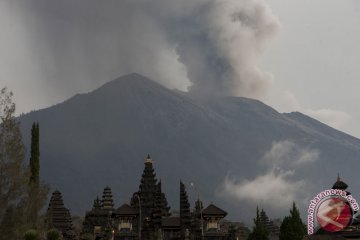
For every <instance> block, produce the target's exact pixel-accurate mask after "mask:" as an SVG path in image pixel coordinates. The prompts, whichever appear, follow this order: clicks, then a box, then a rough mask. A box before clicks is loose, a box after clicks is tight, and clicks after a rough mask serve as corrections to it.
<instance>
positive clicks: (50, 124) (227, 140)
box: [20, 74, 360, 218]
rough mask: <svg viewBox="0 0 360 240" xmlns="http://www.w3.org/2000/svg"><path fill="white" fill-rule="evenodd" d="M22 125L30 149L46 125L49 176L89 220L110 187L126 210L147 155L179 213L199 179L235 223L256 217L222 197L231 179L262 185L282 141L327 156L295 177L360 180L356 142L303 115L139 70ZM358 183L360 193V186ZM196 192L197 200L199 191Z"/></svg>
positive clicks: (319, 183) (320, 181)
mask: <svg viewBox="0 0 360 240" xmlns="http://www.w3.org/2000/svg"><path fill="white" fill-rule="evenodd" d="M20 121H21V126H22V131H23V133H24V139H25V140H26V145H27V146H29V142H28V140H29V139H30V134H29V133H30V128H31V124H32V122H33V121H38V122H39V123H40V131H41V142H40V146H41V173H42V177H43V179H44V180H45V181H46V182H48V183H50V184H51V186H52V187H53V188H58V189H59V190H61V191H62V193H63V196H64V198H65V201H66V205H67V206H69V207H70V209H72V210H73V211H74V212H76V213H79V214H82V213H83V211H84V210H86V209H88V208H90V206H91V202H92V200H93V199H94V198H95V197H96V195H100V194H101V191H102V189H103V187H105V186H106V185H109V186H111V187H112V189H113V193H114V196H115V203H116V204H117V205H120V204H121V203H122V202H124V201H129V199H130V197H131V194H132V193H133V192H134V191H136V190H137V189H138V185H139V180H140V176H141V173H142V170H143V160H144V158H145V156H146V154H147V153H150V154H151V156H152V157H153V159H154V166H155V170H156V172H157V177H158V178H161V179H162V183H163V188H164V191H165V193H166V195H167V197H168V200H169V202H170V204H171V205H172V207H173V208H174V209H177V208H178V206H177V204H178V201H177V200H178V198H179V193H178V191H179V189H178V183H179V179H180V178H181V179H182V180H183V181H184V182H187V183H190V182H194V183H195V184H196V186H197V189H198V190H199V192H200V194H201V196H202V197H203V198H204V199H205V202H207V203H209V201H215V202H216V203H218V204H219V205H220V206H221V207H223V208H224V209H226V210H227V211H228V212H230V213H231V215H232V217H234V218H235V217H239V218H247V217H248V215H249V214H253V209H249V208H248V207H247V206H246V204H245V205H244V204H238V203H237V202H236V201H233V200H231V201H230V200H229V199H228V198H227V197H226V196H225V195H223V194H219V192H221V186H222V184H223V181H224V179H225V178H226V176H232V177H236V178H237V179H238V180H239V181H240V180H242V179H252V178H254V177H255V176H257V175H259V174H261V173H263V172H264V171H266V169H267V168H268V166H266V164H263V163H261V161H260V160H261V159H263V156H264V154H265V153H266V152H267V151H269V150H270V149H271V147H272V144H273V143H274V142H279V141H284V140H290V141H292V142H294V143H296V144H297V145H298V146H301V147H304V148H311V149H313V148H314V149H317V150H318V151H319V152H320V155H319V160H317V161H316V162H314V163H312V164H311V166H310V167H307V168H299V169H297V170H296V175H294V176H293V177H294V178H295V179H310V180H311V181H312V182H315V181H316V187H315V189H317V188H318V189H322V188H324V187H325V186H327V185H330V184H332V182H333V180H334V178H335V175H336V173H337V172H339V171H340V172H341V173H342V174H344V175H346V176H347V178H353V179H356V177H357V169H356V168H355V167H346V166H345V167H344V163H345V164H346V165H347V166H356V165H357V159H359V153H360V140H358V139H356V138H353V137H351V136H349V135H346V134H344V133H341V132H339V131H337V130H335V129H332V128H330V127H327V126H326V125H324V124H322V123H320V122H318V121H315V120H314V119H311V118H308V117H306V116H305V115H302V114H300V113H291V114H281V113H278V112H277V111H275V110H274V109H272V108H270V107H269V106H267V105H265V104H263V103H261V102H259V101H257V100H252V99H247V98H238V97H211V98H206V99H204V98H196V97H192V96H188V95H187V94H185V93H180V92H177V91H173V90H169V89H167V88H165V87H163V86H161V85H159V84H157V83H155V82H154V81H152V80H149V79H147V78H146V77H143V76H141V75H138V74H130V75H126V76H123V77H120V78H119V79H116V80H113V81H111V82H109V83H107V84H105V85H104V86H102V87H100V88H99V89H97V90H95V91H93V92H91V93H87V94H79V95H76V96H74V97H73V98H71V99H69V100H67V101H65V102H63V103H61V104H58V105H56V106H53V107H50V108H47V109H43V110H39V111H34V112H31V113H29V114H26V115H23V116H21V117H20ZM319 173H321V174H320V175H321V177H319ZM348 183H349V185H350V186H351V188H352V189H356V188H357V189H359V188H360V183H358V182H357V181H354V182H348ZM324 185H325V186H324ZM188 192H189V194H190V197H191V198H193V197H194V196H195V195H196V194H195V193H194V192H193V191H192V190H191V189H188ZM259 204H260V203H259ZM288 208H289V206H284V212H285V211H287V209H288ZM244 216H245V217H244Z"/></svg>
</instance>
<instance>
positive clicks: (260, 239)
mask: <svg viewBox="0 0 360 240" xmlns="http://www.w3.org/2000/svg"><path fill="white" fill-rule="evenodd" d="M268 239H269V233H268V231H267V230H266V228H265V226H264V224H263V223H262V222H261V220H260V214H259V209H258V208H256V218H255V219H254V226H253V229H252V231H251V233H250V235H249V237H248V240H268Z"/></svg>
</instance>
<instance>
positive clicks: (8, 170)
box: [0, 88, 47, 240]
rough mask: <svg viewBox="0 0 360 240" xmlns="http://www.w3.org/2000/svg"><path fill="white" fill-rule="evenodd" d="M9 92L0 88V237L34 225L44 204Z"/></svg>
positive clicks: (15, 235) (43, 192) (44, 192)
mask: <svg viewBox="0 0 360 240" xmlns="http://www.w3.org/2000/svg"><path fill="white" fill-rule="evenodd" d="M12 97H13V94H12V92H9V91H8V90H7V89H6V88H3V89H1V91H0V240H2V239H4V240H5V239H6V240H9V239H14V240H16V239H22V238H23V236H24V234H25V232H26V231H27V230H29V229H30V228H38V215H39V212H40V210H41V208H42V206H43V205H44V203H45V199H46V196H47V187H46V186H45V185H44V184H40V183H39V181H38V176H36V174H37V175H38V172H37V173H36V168H37V169H39V164H38V163H37V165H38V166H35V165H36V163H35V162H34V163H35V164H34V166H35V168H34V170H35V171H34V173H35V175H34V176H35V178H37V180H36V179H34V181H33V180H30V176H31V172H33V171H30V168H31V167H29V166H28V165H27V163H26V162H25V161H24V157H25V147H24V144H23V142H22V135H21V132H20V127H19V122H18V121H17V120H16V118H15V116H14V115H15V104H14V103H13V100H12Z"/></svg>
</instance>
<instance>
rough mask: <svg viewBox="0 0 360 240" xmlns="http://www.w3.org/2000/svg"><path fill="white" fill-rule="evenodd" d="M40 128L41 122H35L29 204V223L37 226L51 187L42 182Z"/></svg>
mask: <svg viewBox="0 0 360 240" xmlns="http://www.w3.org/2000/svg"><path fill="white" fill-rule="evenodd" d="M39 140H40V129H39V123H33V125H32V128H31V150H30V155H31V156H30V164H29V165H30V166H29V168H30V178H29V190H28V205H27V223H28V224H29V226H30V227H33V228H36V227H37V226H38V225H39V212H40V211H41V209H42V207H43V206H44V204H45V201H46V199H47V195H48V192H49V188H48V186H47V185H45V184H44V183H41V182H40V177H39V172H40V145H39Z"/></svg>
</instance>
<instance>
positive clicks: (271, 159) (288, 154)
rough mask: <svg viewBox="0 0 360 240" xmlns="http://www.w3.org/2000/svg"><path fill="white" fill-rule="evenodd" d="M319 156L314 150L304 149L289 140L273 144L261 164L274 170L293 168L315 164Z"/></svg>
mask: <svg viewBox="0 0 360 240" xmlns="http://www.w3.org/2000/svg"><path fill="white" fill-rule="evenodd" d="M319 154H320V153H319V151H318V150H316V149H311V148H304V147H301V146H299V145H298V144H295V143H294V142H292V141H290V140H285V141H279V142H274V143H273V144H272V147H271V149H270V150H269V151H268V152H266V153H265V155H264V157H263V159H262V160H261V162H262V163H264V164H266V165H269V166H271V167H275V168H284V167H285V168H286V167H295V166H300V165H302V164H306V163H311V162H315V161H316V160H317V159H318V158H319Z"/></svg>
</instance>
